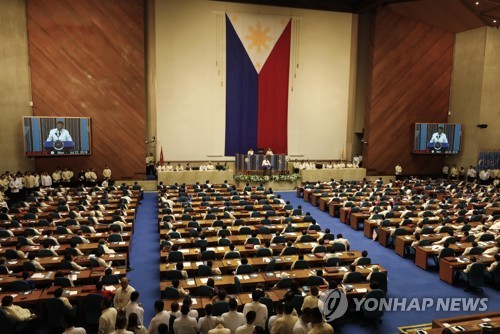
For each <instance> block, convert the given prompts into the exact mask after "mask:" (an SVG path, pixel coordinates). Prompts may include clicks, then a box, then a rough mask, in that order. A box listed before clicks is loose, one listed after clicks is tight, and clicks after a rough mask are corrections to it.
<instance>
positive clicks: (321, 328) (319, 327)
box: [308, 307, 333, 334]
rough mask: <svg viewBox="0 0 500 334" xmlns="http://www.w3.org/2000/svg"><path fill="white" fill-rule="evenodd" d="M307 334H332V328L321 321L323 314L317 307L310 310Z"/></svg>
mask: <svg viewBox="0 0 500 334" xmlns="http://www.w3.org/2000/svg"><path fill="white" fill-rule="evenodd" d="M308 334H333V327H332V326H331V325H330V324H328V323H326V322H325V321H324V320H323V314H322V313H321V311H320V310H319V308H317V307H315V308H313V309H312V310H311V330H310V331H309V332H308Z"/></svg>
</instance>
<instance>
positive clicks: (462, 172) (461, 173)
mask: <svg viewBox="0 0 500 334" xmlns="http://www.w3.org/2000/svg"><path fill="white" fill-rule="evenodd" d="M458 178H459V179H460V181H465V168H464V166H462V167H460V170H459V171H458Z"/></svg>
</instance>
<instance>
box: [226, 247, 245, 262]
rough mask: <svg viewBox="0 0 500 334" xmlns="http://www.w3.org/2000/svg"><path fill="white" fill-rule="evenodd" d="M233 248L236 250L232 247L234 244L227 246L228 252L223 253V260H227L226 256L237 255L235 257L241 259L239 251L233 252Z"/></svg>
mask: <svg viewBox="0 0 500 334" xmlns="http://www.w3.org/2000/svg"><path fill="white" fill-rule="evenodd" d="M235 248H236V247H235V246H234V244H230V245H229V250H228V251H227V252H226V253H224V259H227V258H228V254H231V255H233V254H237V256H238V257H241V254H240V252H239V251H237V250H235Z"/></svg>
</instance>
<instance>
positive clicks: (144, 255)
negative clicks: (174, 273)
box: [127, 191, 160, 327]
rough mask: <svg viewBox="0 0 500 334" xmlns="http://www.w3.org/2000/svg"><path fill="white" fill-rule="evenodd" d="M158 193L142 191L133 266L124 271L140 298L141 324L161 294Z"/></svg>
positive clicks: (151, 313) (146, 319)
mask: <svg viewBox="0 0 500 334" xmlns="http://www.w3.org/2000/svg"><path fill="white" fill-rule="evenodd" d="M157 199H158V195H157V193H156V192H153V191H151V192H145V193H144V199H143V200H142V204H141V205H140V207H139V209H138V211H137V217H136V219H135V226H134V235H133V237H132V251H131V252H130V266H131V267H132V268H134V270H132V271H131V272H129V273H128V274H127V277H128V278H129V279H130V285H132V286H133V287H134V288H135V289H136V290H137V291H139V293H140V296H139V299H140V301H141V303H142V307H143V308H144V325H145V326H146V327H148V326H149V322H150V321H151V318H152V317H153V316H154V307H153V306H154V302H155V300H157V299H159V297H160V274H159V269H158V268H159V264H160V252H159V245H160V234H159V233H158V218H157V217H158V216H157V212H158V202H157Z"/></svg>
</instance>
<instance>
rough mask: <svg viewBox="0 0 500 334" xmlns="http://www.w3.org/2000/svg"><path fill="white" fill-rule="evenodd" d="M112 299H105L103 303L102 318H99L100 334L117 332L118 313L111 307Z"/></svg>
mask: <svg viewBox="0 0 500 334" xmlns="http://www.w3.org/2000/svg"><path fill="white" fill-rule="evenodd" d="M111 304H112V302H111V299H108V298H103V299H102V301H101V310H102V313H101V317H100V318H99V334H110V333H112V332H114V330H115V323H116V317H117V315H118V312H117V311H116V309H115V308H114V307H112V306H111Z"/></svg>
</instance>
